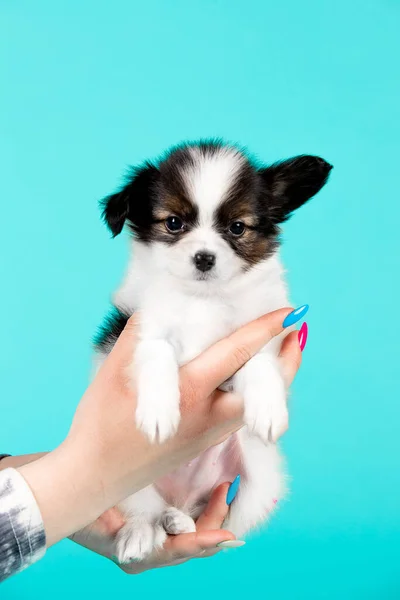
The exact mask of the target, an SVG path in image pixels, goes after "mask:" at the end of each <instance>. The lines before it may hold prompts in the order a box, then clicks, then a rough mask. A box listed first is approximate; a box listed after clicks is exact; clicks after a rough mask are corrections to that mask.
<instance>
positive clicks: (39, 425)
mask: <svg viewBox="0 0 400 600" xmlns="http://www.w3.org/2000/svg"><path fill="white" fill-rule="evenodd" d="M0 13H1V14H0V19H1V25H0V28H1V35H0V61H1V93H0V131H1V134H0V135H1V148H0V160H1V177H0V203H1V211H0V214H1V235H0V256H1V258H0V274H1V276H0V282H1V290H2V293H1V295H0V310H1V314H2V315H3V320H2V325H1V343H0V381H1V393H0V410H1V425H0V440H1V444H0V446H1V448H0V451H4V452H14V453H22V452H31V451H39V450H46V449H50V448H52V447H54V446H55V445H56V444H58V443H59V441H60V440H61V439H62V437H63V436H64V435H65V433H66V432H67V429H68V424H69V422H70V419H71V416H72V414H73V411H74V407H75V405H76V404H77V402H78V400H79V398H80V395H81V394H82V392H83V390H84V388H85V385H86V382H87V379H88V373H89V362H90V340H91V336H92V334H93V332H94V330H95V328H96V326H97V325H98V323H99V322H100V320H101V319H102V316H103V314H104V311H105V309H106V307H107V303H108V299H109V295H110V292H111V291H112V290H113V289H114V287H115V286H116V284H117V282H118V281H119V278H120V276H121V273H122V270H123V267H124V264H125V258H126V240H123V239H117V240H115V241H111V240H110V238H109V235H108V233H107V232H106V230H105V228H104V227H103V226H102V224H101V223H100V220H99V213H98V207H97V200H98V199H99V198H100V197H102V196H103V195H104V194H106V193H108V192H110V191H111V190H112V189H113V187H114V186H115V185H116V183H117V182H118V181H119V178H120V176H121V174H122V172H123V170H124V168H125V166H126V165H127V164H129V163H136V162H137V161H141V160H142V159H144V158H147V157H150V156H154V155H156V154H158V153H159V152H160V151H162V150H163V149H165V148H166V147H168V146H169V145H171V144H173V143H176V142H179V141H181V140H184V139H187V138H197V137H204V136H214V135H220V136H223V137H225V138H227V139H230V140H234V141H238V142H240V143H243V144H246V145H247V146H248V147H249V148H250V149H251V150H252V151H253V152H255V153H256V154H257V155H258V156H259V157H261V158H262V159H265V160H266V161H272V160H275V159H278V158H284V157H289V156H292V155H294V154H297V153H304V152H305V153H315V154H320V155H322V156H323V157H325V158H326V159H327V160H328V161H330V162H331V163H333V164H334V166H335V169H334V171H333V172H332V177H331V181H330V183H329V185H328V186H327V187H326V188H325V189H324V190H323V192H321V194H320V195H319V196H318V197H317V198H316V199H314V200H313V201H311V202H310V204H309V205H307V206H306V207H304V208H303V209H301V210H300V211H299V212H298V214H297V215H296V216H295V217H294V218H293V219H292V221H290V223H288V224H287V226H286V227H285V235H284V237H285V246H284V252H283V255H284V260H285V263H286V266H287V268H288V277H289V281H290V285H291V290H292V297H293V302H294V305H299V304H303V303H305V302H307V303H309V304H310V307H311V308H310V312H309V316H308V318H307V320H308V322H309V326H310V335H309V342H308V345H307V348H306V351H305V355H304V364H303V367H302V369H301V373H300V374H299V376H298V379H297V381H296V384H295V386H294V391H293V395H292V403H291V429H290V432H289V433H288V434H287V435H286V437H285V439H284V447H285V451H286V453H287V456H288V461H289V466H290V472H291V475H292V478H293V481H292V486H291V495H290V498H289V499H288V501H287V502H286V503H284V504H283V505H282V506H281V509H280V511H279V512H278V514H277V516H276V518H275V519H274V520H273V522H272V523H271V524H270V526H269V527H268V528H267V529H265V530H264V531H262V532H261V533H260V534H258V535H256V536H253V538H251V539H250V540H249V541H248V543H247V545H246V546H245V547H244V548H241V549H237V550H231V551H227V552H225V553H223V554H220V555H218V556H217V557H215V558H213V559H208V560H201V561H192V562H191V563H189V564H187V565H184V566H182V567H176V568H171V569H164V570H159V571H154V572H150V573H147V574H146V575H141V576H139V577H131V578H129V577H128V576H126V575H124V574H123V573H121V572H120V571H119V570H117V568H116V567H115V566H114V565H113V564H111V563H108V562H106V561H105V560H103V559H100V558H98V557H96V556H95V555H91V554H90V553H89V552H87V551H85V550H82V549H80V548H79V547H77V546H75V545H73V544H72V543H70V542H67V541H66V542H63V543H61V544H59V545H58V546H57V547H56V548H53V549H52V550H51V551H49V552H48V554H47V556H46V558H45V559H44V560H43V561H42V562H41V563H40V564H38V565H36V566H35V567H33V568H32V569H30V570H28V571H27V572H25V573H24V574H22V575H20V576H18V577H16V578H14V579H12V580H9V581H8V582H7V583H5V584H4V585H3V586H2V587H1V590H0V596H1V598H4V599H6V600H14V599H18V600H25V599H27V598H28V597H29V598H30V599H31V598H34V599H36V598H37V599H39V598H40V599H41V600H47V599H48V600H50V599H53V598H58V599H60V600H63V599H67V598H72V597H73V598H75V599H76V600H80V599H83V598H86V597H90V598H92V597H94V598H107V597H112V598H118V597H119V596H120V595H121V596H122V595H123V596H124V597H129V598H131V597H132V598H138V597H139V596H140V595H142V596H144V595H145V594H147V595H148V594H150V595H151V596H153V595H154V596H155V595H159V596H160V597H162V598H165V597H167V598H176V597H177V596H178V597H185V596H186V595H189V594H190V597H191V598H193V599H197V598H199V599H200V598H201V599H203V598H204V597H207V598H220V597H227V596H228V597H230V596H234V597H240V596H247V595H248V594H251V595H261V596H262V597H263V598H264V597H265V598H279V599H281V600H286V599H288V600H289V599H291V600H292V599H293V598H295V599H303V598H304V599H307V600H312V599H318V600H319V599H322V598H329V599H336V598H342V599H347V598H349V599H350V598H351V599H352V600H354V599H359V598H360V599H363V600H364V599H375V598H379V599H385V600H386V599H392V598H393V599H394V598H399V597H400V575H399V568H398V556H399V543H400V503H399V500H400V470H399V454H400V437H399V435H398V427H399V426H398V423H399V417H400V408H399V391H400V390H399V379H398V366H397V363H398V357H397V354H398V334H397V333H396V332H397V331H398V323H397V316H396V315H398V314H399V310H398V306H397V298H398V295H399V294H398V292H399V283H398V281H399V266H400V265H399V254H400V253H399V219H400V211H399V185H398V173H399V166H398V162H399V157H400V145H399V140H400V124H399V101H400V99H399V92H400V81H399V71H398V65H399V59H400V56H399V49H400V42H399V28H400V4H399V3H398V2H396V1H395V0H380V1H378V0H375V1H372V0H352V1H351V2H349V1H348V0H335V2H323V1H321V0H305V1H303V2H298V1H296V0H290V1H289V0H287V1H286V2H279V1H274V2H271V1H270V0H247V1H246V2H244V1H237V0H193V1H191V2H187V1H185V0H171V1H169V2H166V1H163V0H147V2H139V1H137V0H133V1H129V0H125V1H124V0H114V2H95V1H94V0H86V2H77V1H69V2H67V1H58V2H52V1H50V0H36V2H34V3H32V2H28V1H27V0H14V2H12V1H10V0H1V1H0Z"/></svg>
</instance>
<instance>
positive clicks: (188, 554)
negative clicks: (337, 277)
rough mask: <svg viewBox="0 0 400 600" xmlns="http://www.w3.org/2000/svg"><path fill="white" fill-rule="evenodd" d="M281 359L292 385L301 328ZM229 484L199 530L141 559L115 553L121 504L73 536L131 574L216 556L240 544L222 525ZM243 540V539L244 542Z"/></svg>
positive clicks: (291, 337)
mask: <svg viewBox="0 0 400 600" xmlns="http://www.w3.org/2000/svg"><path fill="white" fill-rule="evenodd" d="M280 362H281V369H282V372H283V373H284V376H285V380H286V385H287V387H289V386H290V385H291V383H292V381H293V379H294V376H295V375H296V373H297V370H298V369H299V367H300V363H301V352H300V348H299V343H298V339H297V331H294V332H292V333H291V334H290V335H289V336H287V337H286V338H285V340H284V342H283V345H282V349H281V353H280ZM228 488H229V482H228V483H224V484H222V485H220V486H218V487H217V488H216V489H215V490H214V492H213V493H212V495H211V498H210V500H209V502H208V505H207V506H206V508H205V510H204V512H203V513H202V514H201V515H200V517H199V518H198V519H197V522H196V533H185V534H181V535H176V536H171V535H170V536H168V538H167V541H166V542H165V544H164V547H163V549H162V550H158V551H154V552H153V553H152V554H151V555H150V556H149V557H147V558H146V559H145V560H144V561H141V562H140V563H135V562H133V563H130V564H128V565H119V564H118V563H117V562H116V561H115V559H114V558H113V556H112V552H113V548H114V538H115V536H116V535H117V533H118V531H119V530H120V529H121V527H122V526H123V525H124V518H123V516H122V514H121V513H120V512H119V510H118V509H117V508H112V509H110V510H108V511H106V512H105V513H104V514H102V515H101V516H100V517H99V518H98V519H97V520H96V521H95V522H94V523H92V524H91V525H88V526H87V527H85V528H84V529H81V530H80V531H78V532H77V533H75V534H74V535H73V536H71V539H72V540H74V541H75V542H76V543H77V544H80V545H81V546H84V547H85V548H88V549H89V550H92V551H94V552H96V553H98V554H101V555H102V556H105V557H107V558H109V559H111V560H113V561H114V562H116V564H117V565H118V566H119V567H120V568H121V569H122V570H123V571H125V573H128V574H130V575H137V574H139V573H143V572H144V571H148V570H151V569H156V568H160V567H170V566H174V565H178V564H181V563H183V562H186V561H188V560H190V559H191V558H205V557H207V556H212V555H214V554H216V553H218V552H220V550H221V548H219V547H218V546H217V544H220V543H221V542H226V541H229V540H232V541H233V543H234V544H236V542H235V539H234V536H233V534H232V533H231V532H228V531H225V530H223V529H221V528H222V525H223V523H224V521H225V519H226V517H227V515H228V511H229V507H228V505H227V504H226V495H227V491H228ZM243 543H244V542H240V545H242V544H243ZM237 544H239V542H237Z"/></svg>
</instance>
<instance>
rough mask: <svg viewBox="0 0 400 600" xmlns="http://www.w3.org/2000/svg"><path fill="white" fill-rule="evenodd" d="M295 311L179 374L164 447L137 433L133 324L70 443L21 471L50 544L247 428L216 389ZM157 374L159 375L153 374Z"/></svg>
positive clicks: (295, 357)
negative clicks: (173, 430)
mask: <svg viewBox="0 0 400 600" xmlns="http://www.w3.org/2000/svg"><path fill="white" fill-rule="evenodd" d="M290 312H291V309H289V308H288V309H281V310H278V311H275V312H273V313H270V314H268V315H266V316H264V317H261V318H260V319H257V320H256V321H254V322H252V323H250V324H249V325H246V326H245V327H242V328H241V329H240V330H238V331H237V332H235V333H234V334H232V335H231V336H229V337H228V338H225V339H223V340H221V341H220V342H218V343H217V344H215V345H214V346H212V347H211V348H210V349H209V350H207V351H205V352H204V353H202V354H201V355H200V356H199V357H197V358H196V359H194V360H193V361H191V362H190V363H188V364H187V365H185V366H184V367H182V368H181V369H180V386H181V416H182V418H181V423H180V426H179V429H178V432H177V434H176V435H175V436H174V437H173V438H171V439H170V440H168V441H167V442H166V443H164V444H161V445H160V444H150V443H149V442H148V440H147V439H146V437H145V436H144V435H143V434H142V433H141V432H140V431H138V430H137V429H136V427H135V419H134V415H135V406H136V398H135V394H134V393H133V392H132V390H131V389H130V388H129V387H128V385H127V375H126V370H127V366H128V364H129V362H130V361H131V359H132V353H133V350H134V343H135V325H136V320H135V318H132V319H130V321H129V323H128V325H127V327H126V328H125V330H124V331H123V333H122V334H121V336H120V338H119V339H118V341H117V343H116V345H115V347H114V348H113V350H112V352H111V353H110V355H109V356H108V358H107V360H106V361H105V362H104V364H103V365H102V367H101V368H100V370H99V372H98V373H97V375H96V377H95V379H94V380H93V382H92V383H91V385H90V386H89V387H88V389H87V391H86V393H85V394H84V396H83V398H82V401H81V402H80V404H79V406H78V409H77V411H76V414H75V418H74V420H73V423H72V427H71V430H70V433H69V435H68V437H67V438H66V440H65V441H64V442H63V443H62V444H61V446H59V447H58V448H57V449H56V450H55V451H53V452H51V453H50V454H48V455H46V456H45V457H43V458H41V459H40V460H38V461H36V462H33V463H31V464H28V465H25V466H23V467H21V468H20V469H19V470H20V472H21V474H22V475H23V476H24V477H25V479H26V480H27V482H28V484H29V485H30V487H31V489H32V491H33V493H34V494H35V496H36V500H37V502H38V505H39V507H40V510H41V512H42V517H43V521H44V524H45V529H46V536H47V545H48V546H50V545H52V544H53V543H55V542H57V541H58V540H60V539H62V538H64V537H68V536H70V535H72V534H73V533H74V532H76V531H78V530H79V529H81V528H83V527H85V526H86V525H87V524H88V523H90V522H93V521H96V519H98V517H99V515H101V514H102V513H104V512H105V511H106V510H107V509H109V508H111V507H113V506H115V505H116V504H118V502H120V501H121V500H122V499H124V498H126V497H128V496H129V495H130V494H132V493H134V492H136V491H138V490H139V489H142V488H144V487H146V486H147V485H149V484H151V483H152V482H154V481H155V480H156V479H158V478H159V477H161V476H162V475H165V474H167V473H168V472H170V471H172V470H174V469H175V468H177V467H178V466H179V465H181V464H184V463H186V462H188V461H189V460H191V459H193V458H194V457H196V456H198V455H199V454H200V453H201V452H202V451H203V450H205V449H206V448H208V447H210V446H212V445H215V444H218V443H220V442H221V441H223V440H224V439H226V437H228V436H229V435H230V434H231V433H233V432H234V431H236V430H237V429H239V428H240V427H241V425H242V414H243V410H242V402H241V400H240V399H239V398H238V397H237V396H235V395H233V394H227V393H223V392H219V391H215V390H216V389H217V388H218V386H219V385H221V384H222V383H223V382H224V381H226V380H227V379H228V378H229V377H231V376H232V375H233V374H234V373H235V372H236V371H237V370H238V369H240V368H241V367H242V366H243V364H245V362H247V360H249V359H250V358H251V357H252V356H254V354H256V353H257V352H258V351H259V350H260V349H261V348H262V347H263V346H264V345H265V344H267V343H268V342H269V341H270V340H271V339H272V337H274V336H276V335H279V334H280V333H281V332H282V331H283V328H282V323H283V320H284V318H285V317H286V316H287V315H288V314H289V313H290ZM289 347H290V348H291V349H292V350H291V352H288V353H287V354H286V355H285V356H286V359H285V360H284V372H285V373H286V376H287V377H288V381H290V380H291V378H292V376H293V374H294V373H295V371H296V369H297V367H298V365H299V364H300V360H301V352H300V349H299V345H298V341H297V334H296V332H294V333H293V334H290V335H289V336H288V337H287V338H286V340H285V348H289ZM155 376H156V374H155Z"/></svg>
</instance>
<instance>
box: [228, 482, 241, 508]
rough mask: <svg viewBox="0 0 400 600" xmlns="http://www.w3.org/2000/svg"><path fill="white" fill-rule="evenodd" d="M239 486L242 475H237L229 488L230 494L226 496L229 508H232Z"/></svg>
mask: <svg viewBox="0 0 400 600" xmlns="http://www.w3.org/2000/svg"><path fill="white" fill-rule="evenodd" d="M239 485H240V475H237V476H236V477H235V479H234V480H233V481H232V483H231V485H230V486H229V489H228V493H227V494H226V503H227V505H228V506H230V505H231V504H232V502H233V501H234V499H235V497H236V494H237V493H238V489H239Z"/></svg>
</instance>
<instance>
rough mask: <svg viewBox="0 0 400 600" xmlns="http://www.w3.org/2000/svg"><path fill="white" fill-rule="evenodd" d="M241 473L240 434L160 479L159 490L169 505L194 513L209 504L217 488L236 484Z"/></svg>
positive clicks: (158, 482) (157, 485) (157, 483)
mask: <svg viewBox="0 0 400 600" xmlns="http://www.w3.org/2000/svg"><path fill="white" fill-rule="evenodd" d="M242 472H243V465H242V461H241V451H240V443H239V439H238V436H237V434H234V435H232V436H231V437H230V438H229V439H228V440H226V441H225V442H223V443H222V444H219V445H218V446H214V447H213V448H209V449H208V450H206V451H205V452H203V454H201V455H200V456H198V457H197V458H195V459H194V460H192V461H191V462H190V463H187V464H186V465H184V466H183V467H180V468H179V469H176V470H175V471H173V472H172V473H170V474H169V475H166V476H165V477H162V478H161V479H159V480H158V481H157V482H156V487H157V489H158V491H159V493H160V494H161V496H162V497H163V498H164V499H165V500H166V502H168V504H170V505H172V506H176V507H177V508H181V509H185V511H186V512H188V513H190V514H192V513H193V512H194V513H196V512H197V511H196V508H201V507H202V506H203V505H204V504H205V502H207V501H208V499H209V497H210V493H211V492H212V490H213V489H214V488H215V487H217V486H218V485H220V484H221V483H224V482H226V481H233V480H234V479H235V477H236V475H238V474H239V473H242Z"/></svg>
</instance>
